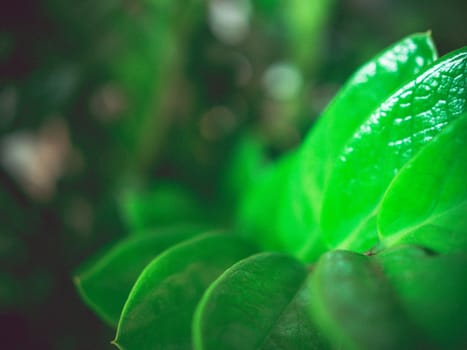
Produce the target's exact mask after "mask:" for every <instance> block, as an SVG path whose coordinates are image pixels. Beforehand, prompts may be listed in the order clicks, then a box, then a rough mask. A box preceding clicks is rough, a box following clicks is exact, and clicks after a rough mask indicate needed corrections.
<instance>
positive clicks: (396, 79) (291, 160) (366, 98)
mask: <svg viewBox="0 0 467 350" xmlns="http://www.w3.org/2000/svg"><path fill="white" fill-rule="evenodd" d="M436 56H437V55H436V50H435V48H434V45H433V42H432V41H431V37H430V35H429V34H416V35H412V36H409V37H407V38H405V39H404V40H401V41H400V42H398V43H396V44H395V45H393V46H391V47H389V48H388V49H386V50H385V51H383V52H382V53H380V54H379V55H377V56H376V57H375V58H374V59H372V60H370V61H369V62H368V63H366V64H365V65H364V66H362V67H361V68H360V69H359V70H358V71H357V72H356V73H355V74H354V75H353V76H352V77H351V78H350V80H349V81H348V82H347V83H346V85H345V86H344V87H343V88H342V90H341V91H340V93H339V94H338V95H337V96H336V97H335V98H334V100H333V101H332V102H331V104H330V105H329V107H328V108H327V109H326V110H325V111H324V112H323V114H322V116H321V117H320V119H319V120H318V122H317V124H316V126H315V127H314V128H313V129H312V130H311V132H310V134H309V135H308V137H307V139H306V141H305V143H304V145H303V146H302V147H301V148H299V149H298V150H296V151H294V152H293V153H292V154H289V155H287V156H286V157H285V159H282V160H280V161H279V162H278V164H277V165H276V166H275V167H273V168H271V169H270V172H269V173H268V174H267V175H266V176H263V178H262V179H259V181H258V182H257V183H256V184H253V186H252V190H251V191H250V192H249V193H247V194H246V196H245V199H244V201H243V205H242V210H241V212H240V215H239V217H240V221H241V222H242V223H243V226H242V227H244V228H245V231H246V232H249V233H250V235H252V236H256V237H257V239H256V240H257V241H259V242H260V244H261V246H263V247H266V248H268V249H271V248H273V249H277V250H281V251H286V252H290V253H292V254H294V255H296V256H298V257H300V258H301V259H303V260H306V261H314V260H316V258H317V257H318V256H319V254H321V253H322V252H323V251H324V249H325V245H324V243H323V241H322V239H321V230H320V227H319V216H320V211H321V204H322V197H323V192H324V187H325V183H326V182H327V178H328V177H329V175H330V173H331V170H332V168H333V164H334V162H335V160H336V158H337V157H338V155H339V154H340V153H341V151H342V150H343V148H344V145H345V143H346V142H347V141H348V140H349V139H350V138H351V136H352V135H353V134H354V132H355V131H356V130H357V128H358V126H359V125H360V124H361V123H362V122H363V121H364V120H365V119H366V118H367V117H368V116H369V115H370V113H371V112H372V111H374V110H375V109H376V108H377V107H378V106H379V104H380V103H381V101H383V100H384V99H385V98H387V96H389V95H390V94H391V93H393V92H394V91H396V89H397V88H398V87H400V86H401V84H403V83H404V82H406V81H410V80H411V79H413V78H414V77H415V76H416V75H417V74H418V73H419V72H420V71H421V70H422V69H423V68H424V67H426V66H427V65H429V64H430V63H432V62H433V61H434V60H435V59H436ZM274 172H275V173H276V174H274ZM271 173H272V174H271ZM271 218H273V219H274V222H271Z"/></svg>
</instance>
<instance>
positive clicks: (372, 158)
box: [321, 48, 467, 252]
mask: <svg viewBox="0 0 467 350" xmlns="http://www.w3.org/2000/svg"><path fill="white" fill-rule="evenodd" d="M466 62H467V48H463V49H461V50H458V51H455V52H453V53H451V54H449V55H447V56H444V57H443V58H441V59H439V60H438V61H437V62H436V63H435V64H434V65H432V66H431V67H429V68H428V69H427V70H425V71H424V72H423V73H421V74H420V75H419V76H418V77H417V78H416V79H415V80H413V81H411V82H409V83H408V84H406V85H405V86H404V87H402V88H401V89H399V90H398V91H397V92H396V93H394V94H393V95H392V96H391V97H389V98H388V99H387V100H386V101H385V102H384V103H383V104H382V105H381V106H380V107H379V108H378V109H377V110H376V111H375V112H374V113H373V114H372V115H371V116H370V117H369V118H368V120H367V121H366V122H365V123H363V124H362V126H361V127H360V129H359V130H358V131H357V132H356V133H355V134H354V136H353V138H352V139H351V140H350V141H349V142H348V143H347V145H346V147H345V150H344V151H343V153H342V154H341V156H340V158H339V159H338V160H337V163H336V164H335V167H334V171H333V174H332V176H331V178H330V180H329V183H328V187H327V191H326V193H325V197H324V201H323V209H322V216H321V219H322V229H323V232H324V236H325V239H326V240H327V241H328V243H329V245H330V246H331V247H338V248H345V249H352V250H356V251H360V252H362V251H365V250H368V249H370V248H371V247H372V246H374V245H375V244H376V243H377V242H378V235H377V230H376V220H375V215H376V214H377V212H378V209H379V207H378V206H379V204H380V202H381V200H382V197H383V195H384V193H385V191H386V189H387V187H388V185H389V184H390V182H391V181H392V179H393V178H394V177H395V176H396V174H397V173H398V172H399V170H400V169H401V168H402V167H403V166H404V165H405V164H406V163H407V162H408V161H409V160H410V159H411V158H412V157H414V156H415V155H416V154H417V153H418V152H419V151H420V150H421V149H422V148H423V146H424V145H426V144H427V143H429V142H430V141H431V140H432V139H433V137H435V136H436V135H437V134H438V133H439V132H440V131H441V130H442V129H443V128H445V127H446V126H447V125H448V124H449V123H451V122H453V121H454V120H455V119H457V118H459V116H460V115H461V114H462V113H463V112H465V110H466V108H467V103H466V101H467V94H466V81H467V80H466V78H467V66H466ZM369 223H371V224H369Z"/></svg>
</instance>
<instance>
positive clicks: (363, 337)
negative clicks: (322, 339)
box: [310, 251, 421, 350]
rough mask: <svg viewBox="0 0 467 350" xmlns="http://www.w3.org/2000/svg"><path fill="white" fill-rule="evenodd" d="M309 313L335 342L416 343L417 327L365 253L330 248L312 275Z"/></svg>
mask: <svg viewBox="0 0 467 350" xmlns="http://www.w3.org/2000/svg"><path fill="white" fill-rule="evenodd" d="M311 296H312V297H311V308H310V311H311V316H312V318H313V319H314V320H315V321H316V323H317V325H318V326H320V327H321V330H322V331H323V333H324V334H325V335H327V336H328V337H329V339H330V340H331V341H332V342H333V344H334V345H335V347H336V348H342V349H368V350H370V349H388V350H389V349H391V350H392V349H416V348H417V346H419V345H421V343H420V339H419V333H418V331H417V330H416V329H414V327H413V326H412V324H411V322H410V321H409V320H408V318H407V316H406V314H405V312H404V310H403V309H402V307H401V306H400V305H399V303H398V300H397V297H396V295H395V294H394V293H393V291H392V289H391V286H390V284H389V282H388V281H387V279H386V278H385V277H384V275H383V274H382V272H381V271H380V269H379V267H378V266H377V264H375V263H373V262H372V261H371V260H370V258H369V257H367V256H364V255H360V254H357V253H353V252H349V251H332V252H329V253H326V254H325V255H323V256H322V257H321V259H320V260H319V262H318V264H317V266H316V269H315V270H314V272H313V274H312V278H311Z"/></svg>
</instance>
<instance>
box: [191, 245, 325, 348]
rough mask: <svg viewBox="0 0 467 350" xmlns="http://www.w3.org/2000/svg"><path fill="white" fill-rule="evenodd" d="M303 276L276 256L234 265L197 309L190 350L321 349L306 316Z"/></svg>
mask: <svg viewBox="0 0 467 350" xmlns="http://www.w3.org/2000/svg"><path fill="white" fill-rule="evenodd" d="M307 276H308V273H307V271H306V268H305V266H304V265H302V264H300V263H299V262H298V261H296V260H295V259H293V258H291V257H289V256H287V255H282V254H278V253H262V254H258V255H254V256H252V257H249V258H247V259H245V260H242V261H240V262H238V263H237V264H235V265H233V266H232V267H231V268H229V269H228V270H227V271H225V272H224V273H223V274H222V275H221V276H220V277H219V278H218V279H217V280H216V281H215V282H214V283H213V284H212V285H211V286H210V287H209V289H208V290H207V291H206V293H205V294H204V296H203V298H202V300H201V302H200V304H198V308H197V310H196V313H195V318H194V320H193V335H194V344H195V349H196V350H211V349H212V350H217V349H225V350H227V349H232V350H233V349H238V350H250V349H251V350H253V349H268V350H271V349H281V350H286V349H294V350H299V349H317V350H318V349H319V350H321V349H326V348H327V345H326V344H325V342H324V341H323V339H322V338H321V337H320V335H319V333H318V332H317V331H316V328H315V326H314V325H313V324H312V323H311V321H310V319H309V317H308V314H307V309H308V308H309V305H308V304H309V291H308V289H307V288H308V283H306V282H305V281H306V280H307V278H308V277H307Z"/></svg>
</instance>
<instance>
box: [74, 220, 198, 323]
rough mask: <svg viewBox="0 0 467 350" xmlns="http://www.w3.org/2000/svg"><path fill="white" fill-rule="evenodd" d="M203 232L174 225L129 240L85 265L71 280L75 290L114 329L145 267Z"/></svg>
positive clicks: (189, 227) (186, 226) (193, 227)
mask: <svg viewBox="0 0 467 350" xmlns="http://www.w3.org/2000/svg"><path fill="white" fill-rule="evenodd" d="M205 231H206V230H205V229H202V228H200V227H198V226H195V225H183V224H182V225H181V224H177V225H175V226H168V227H160V228H156V229H151V230H150V231H145V233H144V234H140V235H136V236H130V237H129V238H126V239H124V240H123V241H121V242H119V243H118V244H116V245H115V246H114V247H112V248H111V249H109V250H107V251H106V252H105V253H104V254H100V255H98V256H97V257H94V258H93V259H91V260H90V261H88V262H86V263H85V264H84V265H83V266H82V267H81V269H80V271H79V272H78V273H77V275H76V276H75V278H74V282H75V284H76V287H77V288H78V291H79V293H80V295H81V297H82V298H83V300H84V301H85V302H86V303H87V304H88V305H89V306H90V307H91V308H92V309H93V310H94V311H95V312H96V313H97V315H99V316H100V317H101V318H102V319H103V320H104V321H106V322H107V323H108V324H110V325H111V326H114V327H116V326H117V323H118V320H119V318H120V313H121V311H122V308H123V305H124V304H125V301H126V299H127V297H128V294H129V292H130V290H131V287H133V284H134V283H135V281H136V280H137V278H138V276H139V275H140V273H141V272H142V271H143V269H144V268H145V266H146V265H147V264H148V263H149V262H150V261H151V260H153V259H154V258H155V257H157V256H158V255H159V254H160V253H162V252H163V251H165V250H166V249H168V248H170V247H171V246H173V245H175V244H177V243H180V242H182V241H184V240H186V239H189V238H192V237H193V236H195V235H197V234H200V233H202V232H205Z"/></svg>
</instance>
